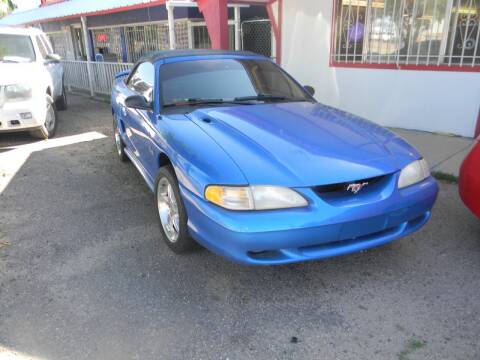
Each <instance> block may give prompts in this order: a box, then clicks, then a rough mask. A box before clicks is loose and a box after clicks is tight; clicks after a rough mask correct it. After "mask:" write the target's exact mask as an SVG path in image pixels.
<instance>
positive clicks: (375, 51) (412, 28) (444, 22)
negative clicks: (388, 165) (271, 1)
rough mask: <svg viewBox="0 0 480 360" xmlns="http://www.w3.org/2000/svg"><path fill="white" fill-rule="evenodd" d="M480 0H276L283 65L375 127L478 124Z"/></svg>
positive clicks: (467, 127) (474, 127)
mask: <svg viewBox="0 0 480 360" xmlns="http://www.w3.org/2000/svg"><path fill="white" fill-rule="evenodd" d="M479 16H480V1H478V0H322V1H311V0H283V4H282V24H281V27H282V65H283V66H284V67H285V68H286V69H287V70H288V71H289V72H290V73H292V74H293V75H294V76H295V77H296V78H298V79H299V80H301V81H302V82H303V83H304V84H305V85H312V86H314V87H315V89H316V97H317V99H318V100H319V101H321V102H324V103H326V104H329V105H332V106H335V107H339V108H341V109H343V110H346V111H348V112H351V113H354V114H356V115H360V116H362V117H365V118H367V119H369V120H372V121H374V122H377V123H379V124H381V125H386V126H391V127H400V128H408V129H417V130H425V131H431V132H443V133H452V134H456V135H462V136H467V137H472V136H474V135H475V134H476V135H478V133H479V131H480V121H479V108H480V27H479Z"/></svg>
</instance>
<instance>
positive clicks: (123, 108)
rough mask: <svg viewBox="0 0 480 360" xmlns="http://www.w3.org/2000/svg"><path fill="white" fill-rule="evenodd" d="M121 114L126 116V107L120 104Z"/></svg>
mask: <svg viewBox="0 0 480 360" xmlns="http://www.w3.org/2000/svg"><path fill="white" fill-rule="evenodd" d="M122 115H123V116H127V109H125V107H124V106H122Z"/></svg>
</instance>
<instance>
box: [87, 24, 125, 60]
mask: <svg viewBox="0 0 480 360" xmlns="http://www.w3.org/2000/svg"><path fill="white" fill-rule="evenodd" d="M92 38H93V46H94V51H95V57H98V56H99V55H101V56H102V57H103V60H104V61H107V62H120V61H122V45H121V41H120V28H103V29H94V30H92Z"/></svg>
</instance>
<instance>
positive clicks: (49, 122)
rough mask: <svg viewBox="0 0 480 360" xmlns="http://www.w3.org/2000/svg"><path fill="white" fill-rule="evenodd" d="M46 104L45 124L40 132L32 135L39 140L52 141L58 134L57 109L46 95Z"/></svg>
mask: <svg viewBox="0 0 480 360" xmlns="http://www.w3.org/2000/svg"><path fill="white" fill-rule="evenodd" d="M46 104H47V112H46V115H45V123H44V124H43V125H42V126H41V127H40V128H39V129H38V130H34V131H32V132H31V135H32V136H33V137H36V138H38V139H51V138H52V137H54V136H55V133H56V132H57V125H58V118H57V109H56V108H55V104H54V102H53V99H52V97H51V96H50V95H46Z"/></svg>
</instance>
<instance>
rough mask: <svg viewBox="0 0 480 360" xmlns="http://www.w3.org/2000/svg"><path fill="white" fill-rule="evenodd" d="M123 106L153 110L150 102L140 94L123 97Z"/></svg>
mask: <svg viewBox="0 0 480 360" xmlns="http://www.w3.org/2000/svg"><path fill="white" fill-rule="evenodd" d="M125 106H126V107H129V108H132V109H138V110H147V111H152V110H153V106H152V103H149V102H148V101H147V99H145V98H144V97H143V96H142V95H131V96H129V97H127V98H126V99H125Z"/></svg>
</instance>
